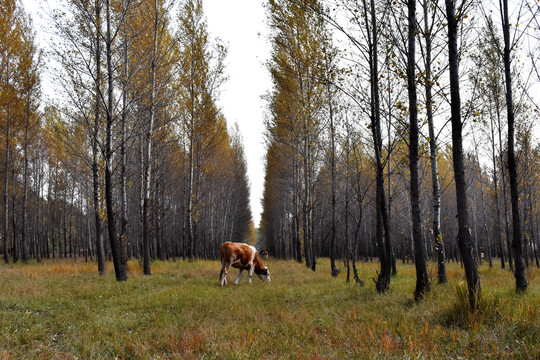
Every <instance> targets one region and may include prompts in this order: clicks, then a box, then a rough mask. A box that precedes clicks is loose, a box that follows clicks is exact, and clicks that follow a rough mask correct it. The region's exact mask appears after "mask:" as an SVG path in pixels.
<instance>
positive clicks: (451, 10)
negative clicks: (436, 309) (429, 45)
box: [445, 0, 481, 309]
mask: <svg viewBox="0 0 540 360" xmlns="http://www.w3.org/2000/svg"><path fill="white" fill-rule="evenodd" d="M445 3H446V19H447V20H448V52H449V68H450V96H451V116H452V118H451V120H452V155H453V163H454V179H455V183H456V200H457V219H458V247H459V251H460V254H461V260H462V261H463V265H464V267H465V276H466V278H467V286H468V290H469V305H470V307H471V309H475V308H476V307H477V305H478V301H479V299H480V292H481V287H480V278H479V276H478V268H477V264H476V259H475V257H474V243H473V239H472V237H471V229H470V227H469V210H468V207H467V203H468V198H467V184H466V179H465V170H464V169H465V165H464V161H463V160H464V159H463V136H462V131H463V123H462V122H461V98H460V91H459V61H458V57H459V54H458V46H457V30H458V20H459V19H458V16H456V9H455V0H445Z"/></svg>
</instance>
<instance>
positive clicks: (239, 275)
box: [234, 269, 244, 285]
mask: <svg viewBox="0 0 540 360" xmlns="http://www.w3.org/2000/svg"><path fill="white" fill-rule="evenodd" d="M242 271H244V269H240V271H238V276H237V277H236V281H235V282H234V284H235V285H238V282H239V281H240V279H241V278H242Z"/></svg>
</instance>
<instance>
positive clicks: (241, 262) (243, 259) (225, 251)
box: [219, 241, 254, 268]
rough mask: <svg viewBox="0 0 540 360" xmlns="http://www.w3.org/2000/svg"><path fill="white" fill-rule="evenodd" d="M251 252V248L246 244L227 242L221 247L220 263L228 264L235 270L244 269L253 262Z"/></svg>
mask: <svg viewBox="0 0 540 360" xmlns="http://www.w3.org/2000/svg"><path fill="white" fill-rule="evenodd" d="M253 251H254V250H253V249H252V247H251V246H249V245H247V244H242V243H233V242H230V241H228V242H226V243H223V244H222V245H221V248H220V250H219V253H220V256H221V261H222V262H229V264H230V265H232V266H233V267H236V268H244V267H246V266H248V265H250V264H251V263H252V262H253V260H252V255H253Z"/></svg>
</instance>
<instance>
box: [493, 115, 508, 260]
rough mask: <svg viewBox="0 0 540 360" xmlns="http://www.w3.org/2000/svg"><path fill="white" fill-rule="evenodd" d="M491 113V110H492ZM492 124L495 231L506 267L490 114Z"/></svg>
mask: <svg viewBox="0 0 540 360" xmlns="http://www.w3.org/2000/svg"><path fill="white" fill-rule="evenodd" d="M490 115H491V111H490ZM490 119H491V120H490V125H491V156H492V157H493V186H494V192H495V209H496V212H497V219H496V221H495V226H496V227H495V231H496V233H497V244H498V246H499V253H500V256H501V269H504V268H505V261H504V244H503V240H502V236H501V208H500V204H499V181H498V180H499V178H498V176H497V156H496V155H495V154H496V153H495V126H494V125H493V117H492V116H490Z"/></svg>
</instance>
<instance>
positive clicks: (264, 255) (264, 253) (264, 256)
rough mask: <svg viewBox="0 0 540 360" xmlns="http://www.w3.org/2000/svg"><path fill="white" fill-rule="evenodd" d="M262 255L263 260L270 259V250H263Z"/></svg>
mask: <svg viewBox="0 0 540 360" xmlns="http://www.w3.org/2000/svg"><path fill="white" fill-rule="evenodd" d="M261 257H262V258H263V260H267V259H268V251H266V250H263V251H261Z"/></svg>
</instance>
